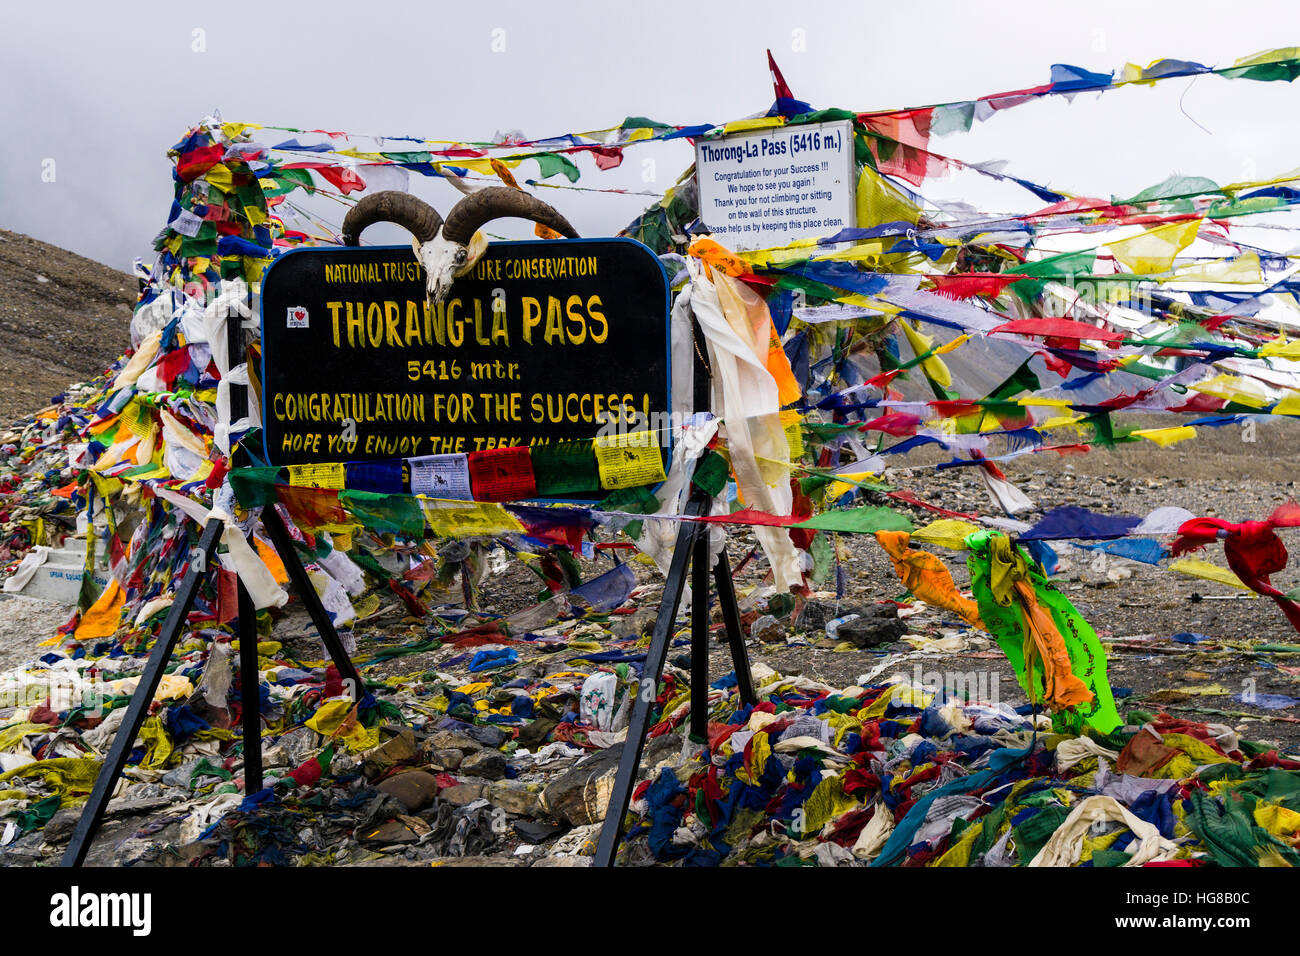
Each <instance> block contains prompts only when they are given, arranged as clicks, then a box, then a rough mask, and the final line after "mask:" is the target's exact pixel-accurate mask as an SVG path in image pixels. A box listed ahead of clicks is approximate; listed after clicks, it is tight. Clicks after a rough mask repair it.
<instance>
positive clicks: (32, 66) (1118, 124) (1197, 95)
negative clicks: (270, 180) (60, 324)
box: [0, 0, 1300, 268]
mask: <svg viewBox="0 0 1300 956" xmlns="http://www.w3.org/2000/svg"><path fill="white" fill-rule="evenodd" d="M494 31H503V32H494ZM494 40H495V41H496V46H497V47H500V46H502V41H504V50H502V51H500V52H494V51H493V45H494ZM1296 44H1300V5H1297V4H1294V3H1287V2H1283V0H1278V2H1254V3H1250V4H1228V3H1224V2H1222V0H1218V2H1188V0H1183V2H1176V3H1148V2H1143V3H1137V2H1133V0H1125V2H1089V3H1077V4H1076V3H1023V4H1014V5H1013V4H1007V3H1005V2H993V3H986V2H973V0H958V2H946V0H930V2H927V3H923V4H913V3H889V4H884V3H867V2H858V3H848V2H822V3H816V4H807V3H801V4H796V3H771V2H746V3H743V4H739V3H738V4H705V3H701V2H699V0H690V2H678V0H659V2H655V3H645V4H626V3H609V2H580V0H554V2H551V3H535V2H528V3H525V2H512V0H497V2H495V3H491V4H473V5H471V4H462V3H456V4H450V3H448V4H418V5H417V4H414V3H411V4H396V3H385V2H382V0H367V2H364V3H358V2H355V0H349V2H336V0H316V2H313V3H311V4H279V3H277V4H259V5H256V6H255V7H239V6H237V5H231V4H190V3H181V2H174V0H173V2H166V3H164V2H139V3H130V4H126V3H103V2H92V0H86V2H59V0H46V2H43V3H37V4H25V5H24V6H23V10H22V15H21V17H17V16H14V17H10V18H7V22H6V24H5V29H4V30H3V31H0V117H2V118H3V119H4V121H5V122H4V140H3V145H0V226H3V227H5V228H9V229H14V230H17V231H19V232H25V233H28V234H31V235H33V236H36V237H37V238H39V239H43V240H45V241H47V242H52V243H55V244H57V245H60V246H64V247H66V248H69V249H72V250H74V251H76V252H79V253H81V254H83V255H86V256H90V257H91V258H94V259H98V260H101V261H103V262H106V263H109V264H110V265H114V266H117V267H120V268H128V267H129V265H130V263H131V260H132V259H133V258H134V257H135V256H137V255H139V256H144V257H145V258H146V259H150V260H151V259H152V256H153V253H152V252H151V251H150V249H149V244H150V240H151V239H152V238H153V236H154V235H155V234H156V233H157V232H158V230H159V229H160V228H161V226H162V225H163V224H164V221H165V218H166V215H167V211H168V208H169V205H170V202H171V198H172V182H171V165H170V163H169V161H168V159H167V156H166V151H167V148H168V147H169V146H170V145H171V144H173V143H174V142H176V141H177V140H178V139H179V138H180V137H181V135H183V133H184V132H185V130H186V129H187V127H188V126H190V125H191V124H193V123H195V122H197V121H198V120H200V119H201V118H202V117H203V116H204V115H205V114H207V113H210V112H212V111H213V110H215V109H219V110H220V111H221V114H222V116H223V117H224V118H225V119H226V120H239V121H251V122H257V123H264V124H274V125H281V126H295V127H301V128H316V127H319V128H324V129H331V130H348V131H353V132H373V133H382V134H386V135H403V134H407V135H419V136H425V137H429V138H437V139H447V138H461V139H477V140H483V139H491V138H492V137H493V135H494V134H495V133H496V132H497V131H500V130H509V129H518V130H521V131H523V132H524V133H525V134H526V135H527V136H528V137H530V138H538V137H543V136H550V135H557V134H560V133H565V132H570V131H582V130H588V129H597V128H601V127H607V126H612V125H616V124H617V123H618V122H619V121H621V120H622V119H623V118H624V117H625V116H628V115H642V116H649V117H651V118H653V119H656V120H659V121H661V122H665V123H673V124H694V123H704V122H712V123H721V122H725V121H727V120H730V119H735V118H738V117H741V116H745V115H748V114H751V113H755V112H758V111H762V110H765V109H766V108H767V107H768V106H769V105H770V104H771V101H772V87H771V83H770V81H769V78H768V73H767V66H766V60H765V57H764V54H763V51H764V49H765V48H767V47H770V48H771V49H772V51H773V54H774V56H775V57H776V59H777V62H778V63H779V65H780V66H781V68H782V70H783V72H784V73H785V76H786V79H787V81H788V82H789V83H790V86H791V87H792V89H793V92H794V94H795V95H796V96H797V97H799V98H801V99H804V100H807V101H809V102H811V103H812V104H813V105H814V106H818V107H826V106H839V107H844V108H849V109H857V110H864V109H881V108H889V107H902V106H911V105H924V104H929V103H933V102H940V101H948V100H961V99H971V98H974V97H977V96H980V95H983V94H987V93H993V92H1000V91H1003V90H1011V89H1018V88H1023V87H1028V86H1035V85H1038V84H1041V83H1045V82H1047V78H1048V72H1049V69H1050V67H1051V64H1052V63H1070V64H1074V65H1077V66H1082V67H1085V68H1087V69H1090V70H1096V71H1100V72H1106V71H1110V70H1113V69H1118V68H1120V67H1122V66H1123V64H1124V63H1125V62H1129V61H1132V62H1136V63H1138V64H1140V65H1146V64H1147V63H1149V62H1150V61H1152V60H1154V59H1157V58H1159V57H1165V56H1167V57H1175V58H1179V59H1188V60H1195V61H1198V62H1201V63H1204V64H1207V65H1210V66H1223V65H1228V64H1230V63H1231V61H1233V60H1235V59H1236V58H1238V57H1241V56H1245V55H1247V54H1250V53H1255V52H1257V51H1260V50H1263V49H1267V48H1272V47H1279V46H1291V45H1296ZM1180 105H1181V110H1180ZM1184 111H1185V113H1186V115H1184ZM1297 114H1300V85H1297V84H1285V83H1255V82H1250V81H1245V80H1236V81H1229V80H1223V79H1220V78H1218V77H1200V78H1197V79H1195V80H1188V79H1174V80H1169V81H1166V82H1164V83H1161V84H1159V85H1157V86H1156V87H1153V88H1148V87H1128V88H1124V89H1120V90H1116V91H1112V92H1109V93H1106V94H1103V95H1097V94H1082V95H1079V96H1077V97H1075V99H1074V102H1073V103H1067V102H1066V101H1065V100H1064V98H1060V97H1052V98H1047V99H1045V100H1042V101H1039V102H1036V103H1032V104H1029V105H1026V106H1022V107H1019V108H1017V109H1014V110H1009V111H1006V112H1003V113H999V114H997V115H995V116H994V117H993V118H992V119H990V120H989V121H987V122H985V123H983V124H977V125H976V127H975V129H974V130H973V131H972V132H971V133H969V134H956V135H952V136H948V137H944V138H941V139H936V140H934V141H933V143H932V148H934V149H935V150H936V151H938V152H941V153H945V154H948V155H952V156H956V157H959V158H961V159H965V160H968V161H983V160H993V159H1005V160H1008V161H1009V166H1008V168H1007V171H1008V172H1011V173H1014V174H1015V175H1018V176H1021V177H1023V178H1028V179H1031V180H1034V181H1037V182H1041V183H1045V184H1048V185H1051V186H1054V187H1057V188H1060V189H1063V190H1066V191H1068V192H1077V193H1084V194H1090V195H1101V196H1109V195H1112V194H1114V195H1119V196H1124V195H1131V194H1132V193H1134V192H1136V191H1137V190H1139V189H1141V188H1143V187H1145V186H1148V185H1151V184H1153V183H1156V182H1159V181H1160V180H1162V179H1164V178H1166V177H1167V176H1169V175H1171V174H1173V173H1183V174H1194V175H1202V176H1208V177H1210V178H1212V179H1214V180H1216V181H1217V182H1220V183H1226V182H1232V181H1238V180H1242V179H1258V178H1265V177H1267V176H1270V175H1273V174H1276V173H1280V172H1284V171H1289V170H1292V169H1295V168H1296V167H1300V124H1298V123H1296V121H1295V116H1296V115H1297ZM1189 117H1190V118H1189ZM1198 124H1199V125H1198ZM1202 127H1204V129H1203V128H1202ZM279 135H280V134H277V133H271V132H269V131H268V132H267V133H266V134H265V137H264V139H263V141H264V142H268V143H272V142H276V141H277V140H278V138H279ZM634 155H635V157H636V160H637V161H636V162H625V163H624V164H623V167H621V168H620V169H618V170H614V171H610V172H605V173H601V172H598V171H596V170H595V168H594V165H593V164H592V163H591V161H590V159H589V158H586V157H582V158H579V160H578V163H579V166H580V167H581V168H582V172H583V176H582V179H581V181H580V182H579V185H582V186H603V187H627V188H633V189H657V190H659V191H662V190H663V189H664V188H666V187H667V186H669V185H671V183H672V182H673V181H674V180H675V179H676V177H677V175H678V174H679V173H680V171H681V170H682V169H683V168H684V167H685V166H687V165H688V164H689V163H690V162H691V161H692V153H691V150H690V148H689V146H688V145H686V144H685V143H684V142H682V141H679V142H676V143H673V144H664V145H655V146H650V147H642V148H640V149H639V150H638V151H637V152H636V153H635V154H634ZM646 157H648V158H653V159H655V161H656V169H657V176H658V181H657V182H654V183H649V184H646V183H643V182H642V181H641V174H642V170H643V168H644V167H643V166H642V164H641V162H640V160H641V159H642V158H646ZM49 159H52V160H54V163H55V165H54V169H55V180H54V182H43V181H42V175H41V173H42V169H43V168H46V167H45V166H43V164H45V162H46V160H49ZM524 175H526V176H527V175H533V173H532V172H531V170H524ZM412 188H413V189H414V190H415V191H417V192H419V193H420V194H421V195H423V196H424V197H425V198H427V199H429V200H431V201H433V202H435V204H437V205H439V206H440V207H441V208H443V209H444V211H445V209H446V208H448V207H449V206H450V205H451V204H452V203H453V202H454V201H455V199H456V198H457V194H456V193H455V192H454V191H453V190H452V189H451V187H450V186H448V185H447V184H446V183H444V182H441V181H438V180H429V179H425V178H423V177H419V176H413V177H412ZM924 191H925V192H926V193H927V194H933V195H935V196H939V197H942V198H955V197H957V196H968V197H970V198H972V199H973V200H974V201H975V202H976V203H977V204H978V205H980V206H981V208H986V209H987V208H992V209H996V210H997V211H1012V210H1013V209H1015V208H1019V209H1020V210H1022V211H1024V210H1028V209H1030V208H1034V207H1035V206H1036V205H1041V203H1038V202H1036V201H1035V200H1034V199H1033V197H1032V196H1030V195H1028V194H1027V193H1022V192H1007V191H1005V190H999V189H994V188H990V187H989V186H988V185H987V183H985V182H977V183H971V182H969V181H968V174H967V175H963V176H961V177H952V178H950V179H948V180H945V181H941V182H936V183H933V184H927V186H926V187H925V190H924ZM545 198H547V199H548V200H549V201H551V202H553V203H554V204H555V205H556V206H557V207H558V208H560V209H561V211H563V212H565V213H566V214H568V215H569V218H570V219H572V220H573V221H574V224H575V226H577V228H578V229H579V231H580V232H582V233H583V234H586V235H601V234H605V235H608V234H612V233H613V232H615V231H617V230H618V229H619V228H621V227H622V226H623V225H625V224H626V223H627V222H628V221H630V220H631V219H632V218H634V217H635V216H636V215H637V214H638V213H639V212H640V210H641V209H642V208H643V207H644V206H645V205H647V204H648V203H650V202H651V201H652V200H651V199H649V198H647V197H633V196H610V195H606V194H595V193H579V192H562V191H559V190H546V191H545ZM335 221H337V217H335ZM503 231H504V230H503ZM368 235H369V234H368Z"/></svg>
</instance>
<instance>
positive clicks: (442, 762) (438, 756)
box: [429, 750, 465, 770]
mask: <svg viewBox="0 0 1300 956" xmlns="http://www.w3.org/2000/svg"><path fill="white" fill-rule="evenodd" d="M464 759H465V752H464V751H463V750H435V751H433V753H431V754H429V764H430V766H432V767H434V768H436V769H438V770H455V769H456V768H458V767H459V766H460V765H461V763H462V762H463V761H464Z"/></svg>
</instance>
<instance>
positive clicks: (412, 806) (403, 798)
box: [375, 770, 438, 813]
mask: <svg viewBox="0 0 1300 956" xmlns="http://www.w3.org/2000/svg"><path fill="white" fill-rule="evenodd" d="M375 789H376V790H379V791H380V792H382V793H386V794H388V795H389V796H391V797H394V798H395V799H396V800H397V801H398V802H399V803H401V804H402V806H404V807H405V808H406V812H407V813H414V812H415V811H416V810H420V809H422V808H424V807H426V806H428V804H429V801H431V800H432V799H433V798H434V797H435V796H436V795H437V793H438V780H437V778H436V777H434V775H433V774H431V773H425V772H424V771H423V770H407V771H405V772H403V773H398V774H394V775H393V776H391V777H386V778H385V779H383V780H381V781H379V783H377V784H375Z"/></svg>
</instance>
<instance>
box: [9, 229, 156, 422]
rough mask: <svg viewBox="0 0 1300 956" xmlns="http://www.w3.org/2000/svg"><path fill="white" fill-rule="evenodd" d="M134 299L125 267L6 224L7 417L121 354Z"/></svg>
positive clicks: (43, 400)
mask: <svg viewBox="0 0 1300 956" xmlns="http://www.w3.org/2000/svg"><path fill="white" fill-rule="evenodd" d="M135 299H136V282H135V279H133V278H132V277H131V276H129V275H127V274H126V273H125V272H118V271H117V270H116V269H112V268H109V267H108V266H106V265H103V264H101V263H98V262H94V261H92V260H90V259H85V258H82V257H81V256H79V255H77V254H75V253H72V252H68V251H67V250H65V249H60V248H58V247H57V246H51V245H49V244H47V243H44V242H41V241H39V240H37V239H33V238H31V237H30V236H24V235H23V234H21V233H17V232H9V231H7V230H4V229H0V421H3V422H9V421H13V420H14V419H16V418H20V417H22V416H24V415H29V414H31V413H32V412H35V411H37V410H39V409H41V408H43V407H44V406H46V405H48V404H49V401H50V398H51V397H52V396H54V395H57V394H59V393H60V392H62V391H63V389H64V388H66V387H67V385H68V384H69V383H70V382H77V381H81V380H83V379H86V378H90V377H91V376H94V375H98V374H99V373H100V372H102V371H103V370H104V369H105V368H106V367H107V366H108V365H109V364H110V363H112V361H113V360H114V359H116V358H117V357H118V356H119V355H121V354H122V352H123V351H125V350H126V348H127V347H128V346H129V345H130V344H131V343H130V333H129V331H128V326H129V323H130V320H131V308H132V306H133V305H134V303H135Z"/></svg>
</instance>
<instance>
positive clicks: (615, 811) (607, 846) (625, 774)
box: [594, 498, 702, 866]
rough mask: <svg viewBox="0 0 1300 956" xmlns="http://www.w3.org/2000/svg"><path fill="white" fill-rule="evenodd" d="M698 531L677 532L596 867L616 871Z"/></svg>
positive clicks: (695, 508) (694, 527)
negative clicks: (615, 862) (651, 712)
mask: <svg viewBox="0 0 1300 956" xmlns="http://www.w3.org/2000/svg"><path fill="white" fill-rule="evenodd" d="M700 509H701V503H700V501H699V499H696V498H692V499H691V500H690V501H689V502H687V504H686V510H685V512H684V513H685V514H686V515H687V516H688V517H694V516H695V515H699V514H702V511H701V510H700ZM699 530H700V526H699V525H698V524H696V523H695V522H693V521H684V522H682V525H681V528H680V529H679V530H678V532H677V545H676V547H675V548H674V549H673V560H672V563H671V564H670V565H669V566H668V580H667V581H666V582H665V584H664V594H663V601H662V603H660V605H659V616H658V617H657V618H655V626H654V630H653V631H652V632H651V636H650V647H649V649H648V650H647V652H646V659H645V667H644V669H643V670H642V672H641V690H640V692H639V693H638V694H637V695H636V702H635V703H634V704H633V705H632V717H631V720H630V722H629V724H628V728H627V739H626V740H625V741H624V742H623V752H622V753H621V754H620V755H619V760H618V774H617V776H616V777H615V778H614V790H613V792H612V793H611V794H610V798H609V807H608V808H607V809H606V811H605V822H604V824H603V825H602V826H601V828H600V839H599V841H597V843H596V856H595V860H594V862H595V865H596V866H613V865H614V856H615V854H616V853H617V852H618V844H619V841H620V840H621V839H622V837H623V818H624V816H626V815H627V808H628V804H629V803H631V802H632V788H633V786H634V785H635V783H636V775H637V769H638V768H639V767H640V764H641V753H642V751H643V750H644V749H645V735H646V731H647V730H648V729H649V727H650V711H651V709H652V708H653V707H654V699H655V693H656V690H657V688H658V686H659V677H660V675H662V674H663V671H664V660H665V659H666V658H667V657H668V647H669V645H670V644H672V636H673V626H674V624H675V622H676V620H677V611H678V608H680V607H681V603H682V590H683V588H684V587H685V585H686V565H687V563H688V562H689V561H690V560H691V545H692V544H694V542H695V536H696V534H697V533H698V532H699Z"/></svg>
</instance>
